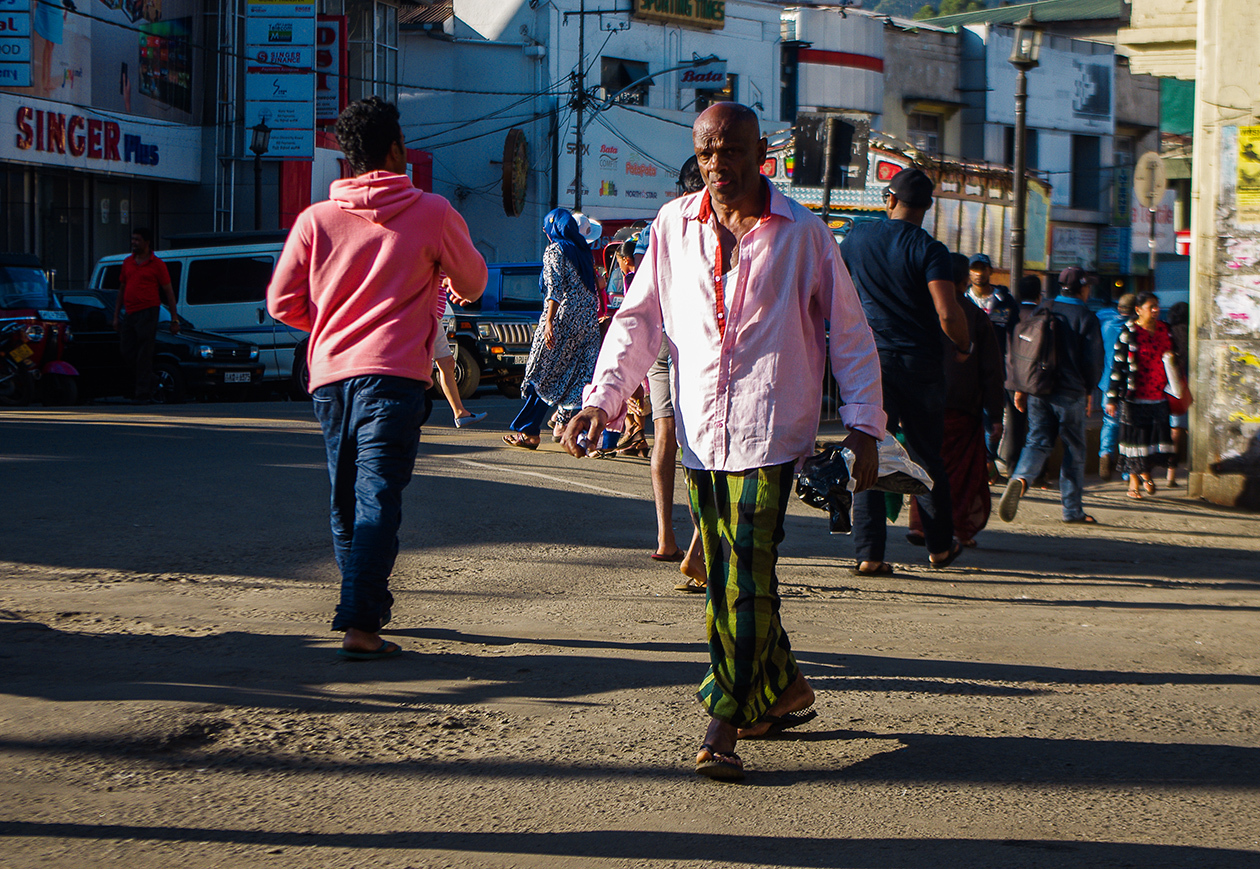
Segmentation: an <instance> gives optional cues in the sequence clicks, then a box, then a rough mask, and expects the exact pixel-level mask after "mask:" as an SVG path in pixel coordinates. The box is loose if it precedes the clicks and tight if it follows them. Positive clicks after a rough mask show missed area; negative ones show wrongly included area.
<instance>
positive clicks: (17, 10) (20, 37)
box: [0, 0, 32, 87]
mask: <svg viewBox="0 0 1260 869" xmlns="http://www.w3.org/2000/svg"><path fill="white" fill-rule="evenodd" d="M31 2H32V0H0V87H3V86H8V87H30V84H31V14H30V13H31Z"/></svg>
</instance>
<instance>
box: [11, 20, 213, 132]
mask: <svg viewBox="0 0 1260 869" xmlns="http://www.w3.org/2000/svg"><path fill="white" fill-rule="evenodd" d="M19 5H23V6H25V7H26V8H28V9H30V10H31V12H30V13H29V17H30V31H29V36H27V37H26V39H27V41H28V42H29V56H28V58H27V61H26V67H27V69H28V70H29V80H28V81H27V84H26V86H18V85H17V83H16V80H15V79H14V78H13V75H12V73H8V74H6V73H5V72H3V70H4V69H6V68H7V66H0V90H4V91H8V92H10V93H14V94H19V95H23V96H26V97H32V98H39V99H48V100H54V101H57V102H64V103H74V104H76V105H81V106H92V107H94V108H95V109H97V110H99V111H105V112H115V113H119V114H126V115H139V116H141V117H146V118H153V119H156V120H164V121H173V122H176V123H184V124H190V123H192V121H193V118H194V112H193V109H194V103H195V102H196V100H197V99H198V96H197V87H196V84H195V83H194V81H193V78H194V70H196V69H197V68H198V66H197V64H198V62H199V61H198V60H197V58H196V57H194V54H197V52H196V48H195V46H196V45H197V44H198V42H199V41H200V24H199V22H200V21H201V20H202V14H201V13H202V11H203V8H202V4H200V3H199V2H197V0H78V2H77V3H76V2H73V0H52V2H50V0H0V10H2V11H6V12H7V11H8V10H10V9H14V10H16V8H17V6H19ZM3 50H4V45H3V44H2V43H0V51H3ZM9 51H10V52H12V51H13V49H9ZM10 56H14V55H12V54H11V55H10Z"/></svg>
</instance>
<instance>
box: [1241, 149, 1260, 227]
mask: <svg viewBox="0 0 1260 869" xmlns="http://www.w3.org/2000/svg"><path fill="white" fill-rule="evenodd" d="M1237 196H1238V222H1239V223H1243V224H1256V225H1260V127H1239V128H1238V188H1237Z"/></svg>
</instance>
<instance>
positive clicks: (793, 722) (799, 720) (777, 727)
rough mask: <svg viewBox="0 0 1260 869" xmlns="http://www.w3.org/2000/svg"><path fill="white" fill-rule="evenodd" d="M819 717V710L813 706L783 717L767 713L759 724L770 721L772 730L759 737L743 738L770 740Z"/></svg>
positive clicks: (788, 713) (748, 737) (747, 737)
mask: <svg viewBox="0 0 1260 869" xmlns="http://www.w3.org/2000/svg"><path fill="white" fill-rule="evenodd" d="M817 717H818V710H816V709H815V708H814V707H812V706H809V707H806V708H805V709H797V710H794V711H792V712H787V713H784V714H783V715H771V714H770V713H769V712H767V713H766V714H765V715H763V716H761V720H760V721H758V722H757V723H758V724H764V723H765V722H767V721H768V722H770V729H769V730H767V731H766V732H765V733H762V734H760V735H759V736H745V737H743V738H744V739H769V738H770V737H772V736H776V735H778V734H780V733H782V732H783V731H785V730H790V729H791V728H793V727H800V726H801V725H802V724H808V723H809V722H810V721H813V720H814V719H815V718H817Z"/></svg>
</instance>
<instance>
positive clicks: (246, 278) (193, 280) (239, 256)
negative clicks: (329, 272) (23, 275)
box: [89, 233, 307, 384]
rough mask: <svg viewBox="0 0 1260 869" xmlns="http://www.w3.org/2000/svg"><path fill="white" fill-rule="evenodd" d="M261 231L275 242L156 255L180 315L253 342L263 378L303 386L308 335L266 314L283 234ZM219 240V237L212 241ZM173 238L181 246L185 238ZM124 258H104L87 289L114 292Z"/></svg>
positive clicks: (200, 325)
mask: <svg viewBox="0 0 1260 869" xmlns="http://www.w3.org/2000/svg"><path fill="white" fill-rule="evenodd" d="M245 235H249V234H245ZM260 235H263V234H262V233H260ZM266 235H269V236H271V237H272V238H279V240H277V241H271V240H268V241H265V242H264V241H259V242H257V243H243V244H211V245H208V246H205V247H179V248H175V249H172V250H158V251H155V253H156V254H157V256H158V258H159V259H161V260H162V262H164V263H166V268H167V269H168V270H169V271H170V273H171V286H172V287H173V288H174V290H175V297H176V300H177V303H178V306H179V313H180V316H181V317H183V318H184V319H186V320H188V321H189V322H190V323H191V324H192V325H193V326H194V327H195V328H197V329H201V330H202V331H205V332H215V333H217V334H219V335H227V336H228V337H229V338H236V339H237V340H240V341H248V342H249V343H251V344H257V345H258V350H259V354H260V357H261V359H262V361H263V363H264V365H265V366H266V367H265V369H264V371H263V379H264V380H265V381H270V382H271V383H273V384H274V383H276V382H277V381H281V382H285V383H289V384H302V383H304V381H305V372H304V371H303V370H301V369H304V368H305V365H306V359H305V341H306V338H307V333H305V332H302V331H300V330H298V329H292V328H290V327H288V326H286V325H284V324H283V323H281V322H279V321H277V320H276V319H275V318H273V317H272V316H271V315H270V314H269V313H267V284H268V283H269V282H270V281H271V273H272V270H274V269H275V266H276V260H277V259H279V257H280V251H281V249H283V247H284V241H283V234H282V233H268V234H266ZM209 238H211V237H209V236H208V237H207V239H209ZM222 238H223V236H221V235H220V236H217V238H216V239H215V240H221V239H222ZM177 241H179V242H182V243H185V244H186V243H187V242H188V241H190V239H187V238H185V239H177ZM126 258H127V254H115V255H113V256H107V257H103V258H102V259H101V260H100V262H98V263H97V264H96V268H95V269H94V270H93V272H92V277H91V280H90V281H89V287H90V288H91V289H98V290H117V289H118V277H119V274H120V273H121V271H122V263H123V260H125V259H126ZM299 345H301V347H302V352H301V354H300V355H299V356H298V357H297V359H298V366H297V367H298V369H299V370H298V371H296V372H295V371H294V351H295V350H296V349H297V348H298V347H299Z"/></svg>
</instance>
